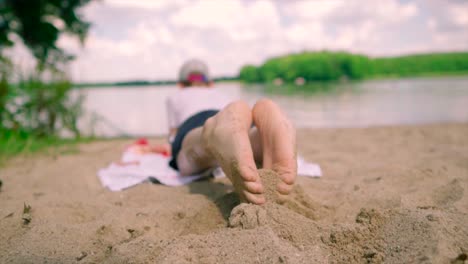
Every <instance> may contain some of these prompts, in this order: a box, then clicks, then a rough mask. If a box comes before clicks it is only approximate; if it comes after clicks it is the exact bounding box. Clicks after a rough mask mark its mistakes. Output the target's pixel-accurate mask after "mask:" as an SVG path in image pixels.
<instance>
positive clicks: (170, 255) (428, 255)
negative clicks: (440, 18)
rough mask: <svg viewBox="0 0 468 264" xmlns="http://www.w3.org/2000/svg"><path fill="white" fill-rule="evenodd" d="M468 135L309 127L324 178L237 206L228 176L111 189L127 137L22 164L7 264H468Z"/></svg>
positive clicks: (454, 127) (306, 135)
mask: <svg viewBox="0 0 468 264" xmlns="http://www.w3.org/2000/svg"><path fill="white" fill-rule="evenodd" d="M467 135H468V124H440V125H426V126H400V127H376V128H360V129H317V130H312V129H304V130H300V131H298V142H299V144H298V145H299V146H298V147H299V152H300V153H301V154H302V155H303V156H304V157H305V158H306V159H307V160H310V161H314V162H317V163H319V164H320V165H321V166H322V168H323V171H324V177H323V178H320V179H312V178H304V177H299V179H298V182H297V185H296V188H295V189H294V191H293V193H292V194H291V195H290V196H289V197H287V199H282V200H281V201H280V203H276V202H275V201H274V200H275V196H274V195H273V198H269V199H268V200H269V201H270V202H268V203H267V204H266V205H264V206H254V205H245V204H243V205H239V198H238V197H237V196H236V195H235V194H233V193H232V186H231V185H230V184H229V181H228V180H227V179H222V180H216V181H201V182H195V183H192V184H190V185H187V186H183V187H178V188H171V187H166V186H161V185H153V184H142V185H139V186H137V187H134V188H131V189H128V190H125V191H122V192H115V193H113V192H110V191H107V190H105V189H103V188H102V187H101V186H100V183H99V181H98V179H97V177H96V171H97V170H98V169H99V168H101V167H104V166H106V165H107V164H108V163H109V162H110V161H112V160H116V159H118V158H119V155H120V151H121V150H122V148H123V146H124V145H125V144H128V143H129V142H130V141H125V140H113V141H102V142H94V143H90V144H83V145H81V146H80V147H79V151H77V152H76V153H71V154H70V153H68V154H66V155H65V154H60V153H52V154H49V155H39V156H31V157H19V158H17V159H15V160H12V161H11V162H10V163H9V164H8V165H7V166H6V167H3V168H1V169H0V180H2V182H3V185H2V186H1V191H0V263H43V262H44V263H45V262H47V263H150V262H151V263H465V260H466V258H467V253H468V224H467V223H468V196H467V194H466V193H467V191H466V190H467V188H468V136H467ZM267 174H268V173H267ZM267 176H268V175H267ZM270 176H271V175H270ZM262 179H263V178H262ZM266 181H267V180H266ZM267 190H270V189H269V188H267ZM25 204H26V207H27V206H31V209H30V210H29V211H27V210H25V208H26V207H25Z"/></svg>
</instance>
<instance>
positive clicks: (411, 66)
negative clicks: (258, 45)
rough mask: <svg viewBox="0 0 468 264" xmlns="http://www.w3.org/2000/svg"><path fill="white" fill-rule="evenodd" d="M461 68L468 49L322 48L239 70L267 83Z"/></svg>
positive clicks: (465, 67)
mask: <svg viewBox="0 0 468 264" xmlns="http://www.w3.org/2000/svg"><path fill="white" fill-rule="evenodd" d="M460 72H468V52H450V53H428V54H415V55H406V56H398V57H380V58H371V57H369V56H366V55H362V54H353V53H348V52H331V51H320V52H302V53H296V54H290V55H285V56H280V57H275V58H271V59H268V60H267V61H266V62H265V63H263V64H262V65H260V66H254V65H246V66H244V67H242V69H241V70H240V73H239V78H240V79H241V80H242V81H244V82H247V83H268V82H272V81H274V80H275V79H281V80H282V81H284V82H286V83H293V82H295V81H297V80H298V78H301V79H302V80H303V81H306V82H311V81H334V80H340V79H351V80H359V79H365V78H374V77H389V76H397V77H406V76H416V75H422V74H450V73H460Z"/></svg>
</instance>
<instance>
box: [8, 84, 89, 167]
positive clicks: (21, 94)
mask: <svg viewBox="0 0 468 264" xmlns="http://www.w3.org/2000/svg"><path fill="white" fill-rule="evenodd" d="M5 76H6V75H3V76H2V79H1V81H0V123H1V127H0V163H2V161H4V160H5V159H6V158H9V157H11V156H14V155H16V154H20V153H22V154H28V153H34V152H36V151H38V150H42V149H47V148H49V147H56V146H61V145H64V144H65V143H67V144H69V143H70V142H77V141H80V131H79V129H78V127H77V123H78V118H79V117H80V116H81V114H82V107H81V106H82V100H83V97H81V96H79V95H73V94H72V93H70V91H71V89H72V84H71V83H70V82H69V81H67V79H66V78H59V77H55V78H54V79H53V80H51V81H47V82H46V81H43V80H42V79H41V77H39V75H31V76H29V77H27V78H22V79H21V80H20V81H19V82H18V83H16V84H14V85H12V84H10V83H9V82H8V81H7V79H6V78H5ZM64 134H65V135H69V136H71V137H70V138H69V139H62V138H61V136H62V135H64Z"/></svg>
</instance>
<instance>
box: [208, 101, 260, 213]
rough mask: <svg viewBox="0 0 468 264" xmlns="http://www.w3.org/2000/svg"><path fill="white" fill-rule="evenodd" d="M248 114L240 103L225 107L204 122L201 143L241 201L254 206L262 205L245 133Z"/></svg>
mask: <svg viewBox="0 0 468 264" xmlns="http://www.w3.org/2000/svg"><path fill="white" fill-rule="evenodd" d="M251 124H252V111H251V110H250V108H249V106H248V105H247V104H246V103H245V102H242V101H236V102H234V103H231V104H229V105H228V106H227V107H226V108H224V109H223V110H222V111H220V112H219V113H218V114H217V115H215V116H213V117H212V118H210V119H208V120H207V121H206V122H205V125H204V127H203V132H202V141H203V145H204V146H205V148H206V150H207V152H209V153H210V154H211V156H212V157H214V158H215V159H216V161H217V162H218V164H219V165H220V166H221V168H222V169H223V171H224V172H225V173H226V175H227V176H228V177H229V179H230V180H231V182H232V184H233V185H234V188H235V189H236V191H237V193H238V194H239V195H240V197H241V199H243V200H246V201H248V202H251V203H254V204H263V203H265V197H264V195H263V186H262V184H261V181H260V177H259V176H258V172H257V167H256V165H255V161H254V156H253V153H252V146H251V144H250V139H249V130H250V127H251Z"/></svg>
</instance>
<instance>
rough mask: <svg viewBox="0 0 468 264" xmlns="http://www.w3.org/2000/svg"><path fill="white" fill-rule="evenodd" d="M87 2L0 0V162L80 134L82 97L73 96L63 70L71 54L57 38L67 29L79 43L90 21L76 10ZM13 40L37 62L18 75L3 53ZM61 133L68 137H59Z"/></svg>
mask: <svg viewBox="0 0 468 264" xmlns="http://www.w3.org/2000/svg"><path fill="white" fill-rule="evenodd" d="M90 1H91V0H0V125H1V126H0V161H1V160H2V158H3V156H7V157H8V156H11V155H16V154H18V153H32V152H35V151H37V150H40V149H45V148H47V147H49V146H55V145H59V144H63V143H67V142H70V141H71V142H74V141H76V140H77V139H78V138H79V137H80V132H79V130H78V127H77V122H78V118H79V117H80V115H81V114H82V108H81V105H82V100H83V98H82V97H79V96H73V94H72V93H71V91H72V83H71V82H70V80H69V79H68V78H67V76H66V74H64V73H63V70H64V69H65V68H64V66H65V65H66V64H67V63H68V62H69V61H70V60H72V59H73V56H72V54H68V53H67V52H65V51H64V50H63V49H61V48H60V47H58V46H57V41H58V39H59V37H60V36H61V35H62V34H67V35H68V36H73V37H76V38H77V40H79V41H80V42H81V43H83V42H84V39H85V37H86V34H87V32H88V29H89V27H90V23H88V22H87V21H85V20H83V18H82V17H81V15H80V14H79V9H80V8H81V7H83V6H85V5H86V4H87V3H89V2H90ZM16 39H18V40H20V41H22V42H23V43H24V45H25V46H26V47H27V48H28V49H29V50H30V51H31V53H32V55H33V56H34V57H35V59H36V62H37V63H36V69H35V70H34V71H32V73H29V74H27V75H22V74H20V71H21V69H20V68H19V67H17V66H15V65H13V64H12V63H11V60H10V59H9V58H8V57H6V55H5V54H6V53H5V52H4V51H6V50H7V49H8V48H9V47H12V46H13V45H15V44H18V41H14V40H16ZM13 81H14V84H12V82H13ZM64 134H65V135H69V136H73V138H72V139H68V140H65V139H61V138H60V136H62V135H64Z"/></svg>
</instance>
